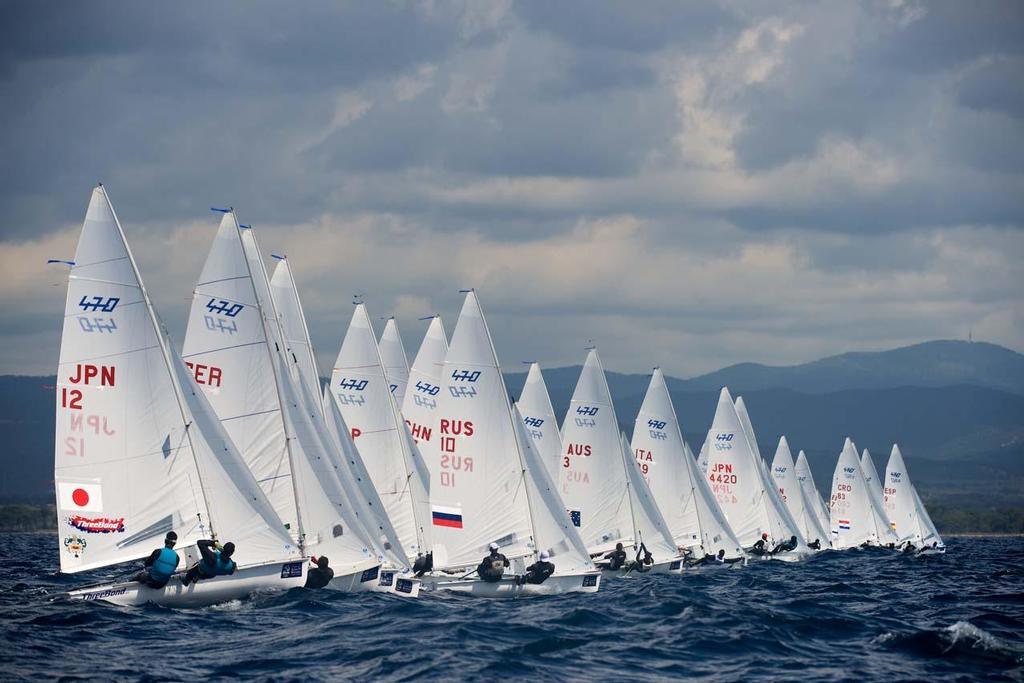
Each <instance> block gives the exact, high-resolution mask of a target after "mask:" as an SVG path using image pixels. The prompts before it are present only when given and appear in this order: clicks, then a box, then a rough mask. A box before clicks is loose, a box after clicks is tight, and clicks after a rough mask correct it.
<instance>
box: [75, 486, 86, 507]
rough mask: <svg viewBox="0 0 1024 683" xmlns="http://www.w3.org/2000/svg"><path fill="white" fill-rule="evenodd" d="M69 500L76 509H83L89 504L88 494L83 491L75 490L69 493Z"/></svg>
mask: <svg viewBox="0 0 1024 683" xmlns="http://www.w3.org/2000/svg"><path fill="white" fill-rule="evenodd" d="M71 500H72V501H74V503H75V505H77V506H78V507H85V506H86V505H88V504H89V492H88V491H86V490H85V489H75V490H74V491H72V492H71Z"/></svg>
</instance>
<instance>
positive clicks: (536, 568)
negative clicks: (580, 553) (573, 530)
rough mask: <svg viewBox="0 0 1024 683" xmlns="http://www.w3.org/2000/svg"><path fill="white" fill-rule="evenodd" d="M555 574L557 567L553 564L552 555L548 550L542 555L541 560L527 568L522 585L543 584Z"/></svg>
mask: <svg viewBox="0 0 1024 683" xmlns="http://www.w3.org/2000/svg"><path fill="white" fill-rule="evenodd" d="M554 573H555V565H554V564H552V562H551V555H549V554H548V551H547V550H544V551H542V552H541V554H540V558H539V559H538V560H537V561H536V562H534V563H533V564H531V565H530V566H529V567H527V568H526V574H524V575H523V577H522V580H521V583H532V584H541V583H544V582H545V581H547V580H548V577H549V576H551V575H552V574H554Z"/></svg>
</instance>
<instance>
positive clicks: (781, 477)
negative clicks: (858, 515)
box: [771, 436, 830, 546]
mask: <svg viewBox="0 0 1024 683" xmlns="http://www.w3.org/2000/svg"><path fill="white" fill-rule="evenodd" d="M771 472H772V478H773V479H774V480H775V487H776V490H777V491H778V493H779V496H780V497H781V498H782V502H783V503H785V504H786V507H787V508H788V509H789V513H790V514H791V515H792V516H793V519H794V520H796V523H797V525H798V527H799V528H800V531H801V532H802V533H803V535H804V538H805V539H806V540H808V541H810V542H813V541H815V540H817V541H819V542H820V543H821V544H822V545H823V546H828V544H829V541H830V536H829V533H828V530H827V528H826V527H824V526H822V525H821V521H820V520H819V519H818V516H817V512H816V511H815V509H814V502H813V501H812V500H811V499H810V498H808V496H807V493H806V492H805V491H804V489H803V487H802V486H801V485H800V482H799V480H798V478H797V472H796V467H795V466H794V464H793V453H792V452H791V451H790V450H789V443H788V442H787V441H786V437H785V436H782V437H779V446H778V448H777V449H776V450H775V458H774V459H773V460H772V465H771Z"/></svg>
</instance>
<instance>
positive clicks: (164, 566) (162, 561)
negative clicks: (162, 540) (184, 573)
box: [149, 547, 178, 581]
mask: <svg viewBox="0 0 1024 683" xmlns="http://www.w3.org/2000/svg"><path fill="white" fill-rule="evenodd" d="M177 568H178V553H176V552H174V551H173V550H171V549H170V548H167V547H164V548H160V554H159V555H157V556H156V559H155V560H153V566H152V567H150V568H149V577H150V578H151V579H153V580H154V581H164V580H166V579H169V578H171V574H173V573H174V570H175V569H177Z"/></svg>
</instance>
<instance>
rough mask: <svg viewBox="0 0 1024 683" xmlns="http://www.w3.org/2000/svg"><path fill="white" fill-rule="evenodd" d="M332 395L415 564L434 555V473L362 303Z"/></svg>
mask: <svg viewBox="0 0 1024 683" xmlns="http://www.w3.org/2000/svg"><path fill="white" fill-rule="evenodd" d="M392 386H393V384H392ZM331 391H332V393H333V394H334V398H335V401H336V403H337V405H338V407H339V409H340V410H341V414H342V416H343V417H344V418H345V422H346V423H347V424H348V427H349V430H350V433H351V434H352V437H353V441H354V443H355V445H356V448H358V450H359V454H360V455H361V456H362V460H363V462H364V463H365V464H366V466H367V470H368V471H369V474H370V478H371V479H372V480H373V484H374V487H375V488H376V489H377V493H378V495H380V498H381V500H382V501H383V503H384V510H385V512H386V513H387V516H388V518H389V519H390V520H391V523H392V524H393V525H394V528H395V530H396V531H397V533H398V540H399V543H400V544H401V547H402V548H404V552H405V559H406V560H407V564H409V565H411V564H412V563H413V562H415V560H416V558H417V557H420V556H423V555H425V554H426V553H429V552H431V546H432V542H431V539H430V531H431V523H430V499H429V493H428V492H429V486H430V475H429V473H428V472H427V469H426V464H425V463H424V462H423V457H422V456H421V455H420V454H419V451H418V449H417V448H416V445H415V443H414V442H413V440H412V436H411V434H410V433H409V430H408V428H407V426H406V424H405V421H404V420H403V419H402V415H401V413H400V412H399V409H398V404H397V403H396V397H395V394H394V393H393V390H392V388H391V386H389V378H388V377H387V376H386V375H385V369H384V364H383V361H382V357H381V354H380V351H379V350H378V347H377V340H376V338H375V337H374V333H373V326H372V324H371V323H370V316H369V314H368V313H367V311H366V305H365V304H363V303H357V304H356V305H355V309H354V310H353V312H352V319H351V322H350V323H349V326H348V330H347V331H346V332H345V338H344V340H343V341H342V343H341V349H340V350H339V351H338V358H337V360H336V361H335V362H334V369H333V371H332V372H331Z"/></svg>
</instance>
